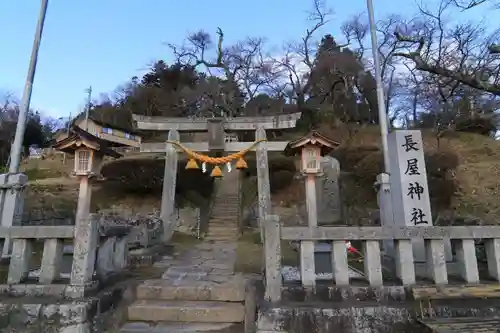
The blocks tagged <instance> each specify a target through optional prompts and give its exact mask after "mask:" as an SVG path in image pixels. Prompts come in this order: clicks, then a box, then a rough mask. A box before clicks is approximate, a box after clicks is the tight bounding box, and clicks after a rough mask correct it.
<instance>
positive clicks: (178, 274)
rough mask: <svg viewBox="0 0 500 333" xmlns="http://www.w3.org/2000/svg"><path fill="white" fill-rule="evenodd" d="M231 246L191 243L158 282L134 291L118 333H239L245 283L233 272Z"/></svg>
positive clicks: (233, 248)
mask: <svg viewBox="0 0 500 333" xmlns="http://www.w3.org/2000/svg"><path fill="white" fill-rule="evenodd" d="M234 250H235V245H234V244H229V243H223V244H208V243H202V244H199V245H196V246H195V247H194V248H193V249H191V250H189V251H188V252H187V253H185V254H184V255H183V257H182V258H180V259H179V258H176V259H170V260H168V259H166V260H164V261H163V262H160V263H158V264H159V265H160V266H161V265H164V266H165V267H168V268H167V269H166V271H165V272H164V273H163V275H162V278H161V279H155V280H147V281H144V282H143V283H141V284H140V285H139V286H138V287H137V292H136V301H135V302H134V303H132V304H131V305H130V306H129V307H128V311H127V312H128V313H127V314H128V322H127V323H126V324H125V325H124V326H123V327H122V328H121V330H120V332H121V333H138V332H142V333H188V332H189V333H194V332H210V333H243V325H244V324H243V323H244V321H245V297H246V280H245V278H244V277H243V276H242V275H241V274H235V273H233V267H232V265H233V264H234V258H233V257H234V255H235V253H234Z"/></svg>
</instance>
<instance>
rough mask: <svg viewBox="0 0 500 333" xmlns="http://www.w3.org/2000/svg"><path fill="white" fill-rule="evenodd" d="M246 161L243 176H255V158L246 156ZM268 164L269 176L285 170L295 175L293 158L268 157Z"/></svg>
mask: <svg viewBox="0 0 500 333" xmlns="http://www.w3.org/2000/svg"><path fill="white" fill-rule="evenodd" d="M246 161H247V165H248V168H247V169H246V170H245V176H246V177H252V176H257V161H256V158H255V156H248V158H247V159H246ZM268 163H269V173H270V174H272V173H275V172H278V171H281V170H286V171H289V172H291V173H295V172H296V171H297V168H296V167H295V157H293V156H284V155H274V156H272V155H271V156H269V157H268Z"/></svg>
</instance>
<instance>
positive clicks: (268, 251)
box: [263, 215, 282, 302]
mask: <svg viewBox="0 0 500 333" xmlns="http://www.w3.org/2000/svg"><path fill="white" fill-rule="evenodd" d="M263 227H264V232H265V237H264V257H265V258H264V260H265V263H266V292H265V295H264V297H265V298H266V299H267V300H269V301H271V302H277V301H279V300H280V299H281V286H282V278H281V236H280V221H279V217H278V216H277V215H267V216H266V220H265V221H264V224H263Z"/></svg>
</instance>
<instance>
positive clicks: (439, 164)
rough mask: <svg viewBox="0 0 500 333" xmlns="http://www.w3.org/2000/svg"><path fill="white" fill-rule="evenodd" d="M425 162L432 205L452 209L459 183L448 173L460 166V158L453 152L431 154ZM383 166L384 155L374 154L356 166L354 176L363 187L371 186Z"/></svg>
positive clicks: (427, 155) (426, 157)
mask: <svg viewBox="0 0 500 333" xmlns="http://www.w3.org/2000/svg"><path fill="white" fill-rule="evenodd" d="M425 161H426V168H427V181H428V184H429V193H430V197H431V201H432V205H433V206H434V207H436V208H437V207H450V205H451V200H452V198H453V195H454V194H455V192H456V191H457V183H456V181H455V180H454V179H450V178H449V177H448V173H449V171H450V170H454V169H455V168H456V167H457V166H458V163H459V161H458V156H457V155H456V154H455V153H454V152H452V151H438V152H429V153H426V154H425ZM383 166H384V165H383V157H382V153H381V152H380V151H377V152H372V153H370V154H368V155H367V156H365V157H364V158H362V159H361V160H360V161H359V162H358V163H357V164H356V165H355V166H354V168H353V169H354V170H353V175H354V176H355V177H356V178H357V179H358V180H359V181H360V182H361V183H362V184H363V186H371V185H372V184H373V183H374V182H375V180H376V177H377V175H378V174H379V173H381V172H382V170H383Z"/></svg>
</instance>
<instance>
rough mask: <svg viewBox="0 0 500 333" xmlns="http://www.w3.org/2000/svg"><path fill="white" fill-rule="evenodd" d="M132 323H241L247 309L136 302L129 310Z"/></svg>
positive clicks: (214, 304) (238, 305)
mask: <svg viewBox="0 0 500 333" xmlns="http://www.w3.org/2000/svg"><path fill="white" fill-rule="evenodd" d="M128 318H129V320H131V321H157V322H158V321H169V322H198V323H199V322H203V323H240V322H243V320H244V318H245V307H244V305H243V304H241V303H234V302H194V301H193V302H180V301H176V302H168V301H151V300H147V301H136V302H135V303H133V304H132V305H131V306H129V308H128Z"/></svg>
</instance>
